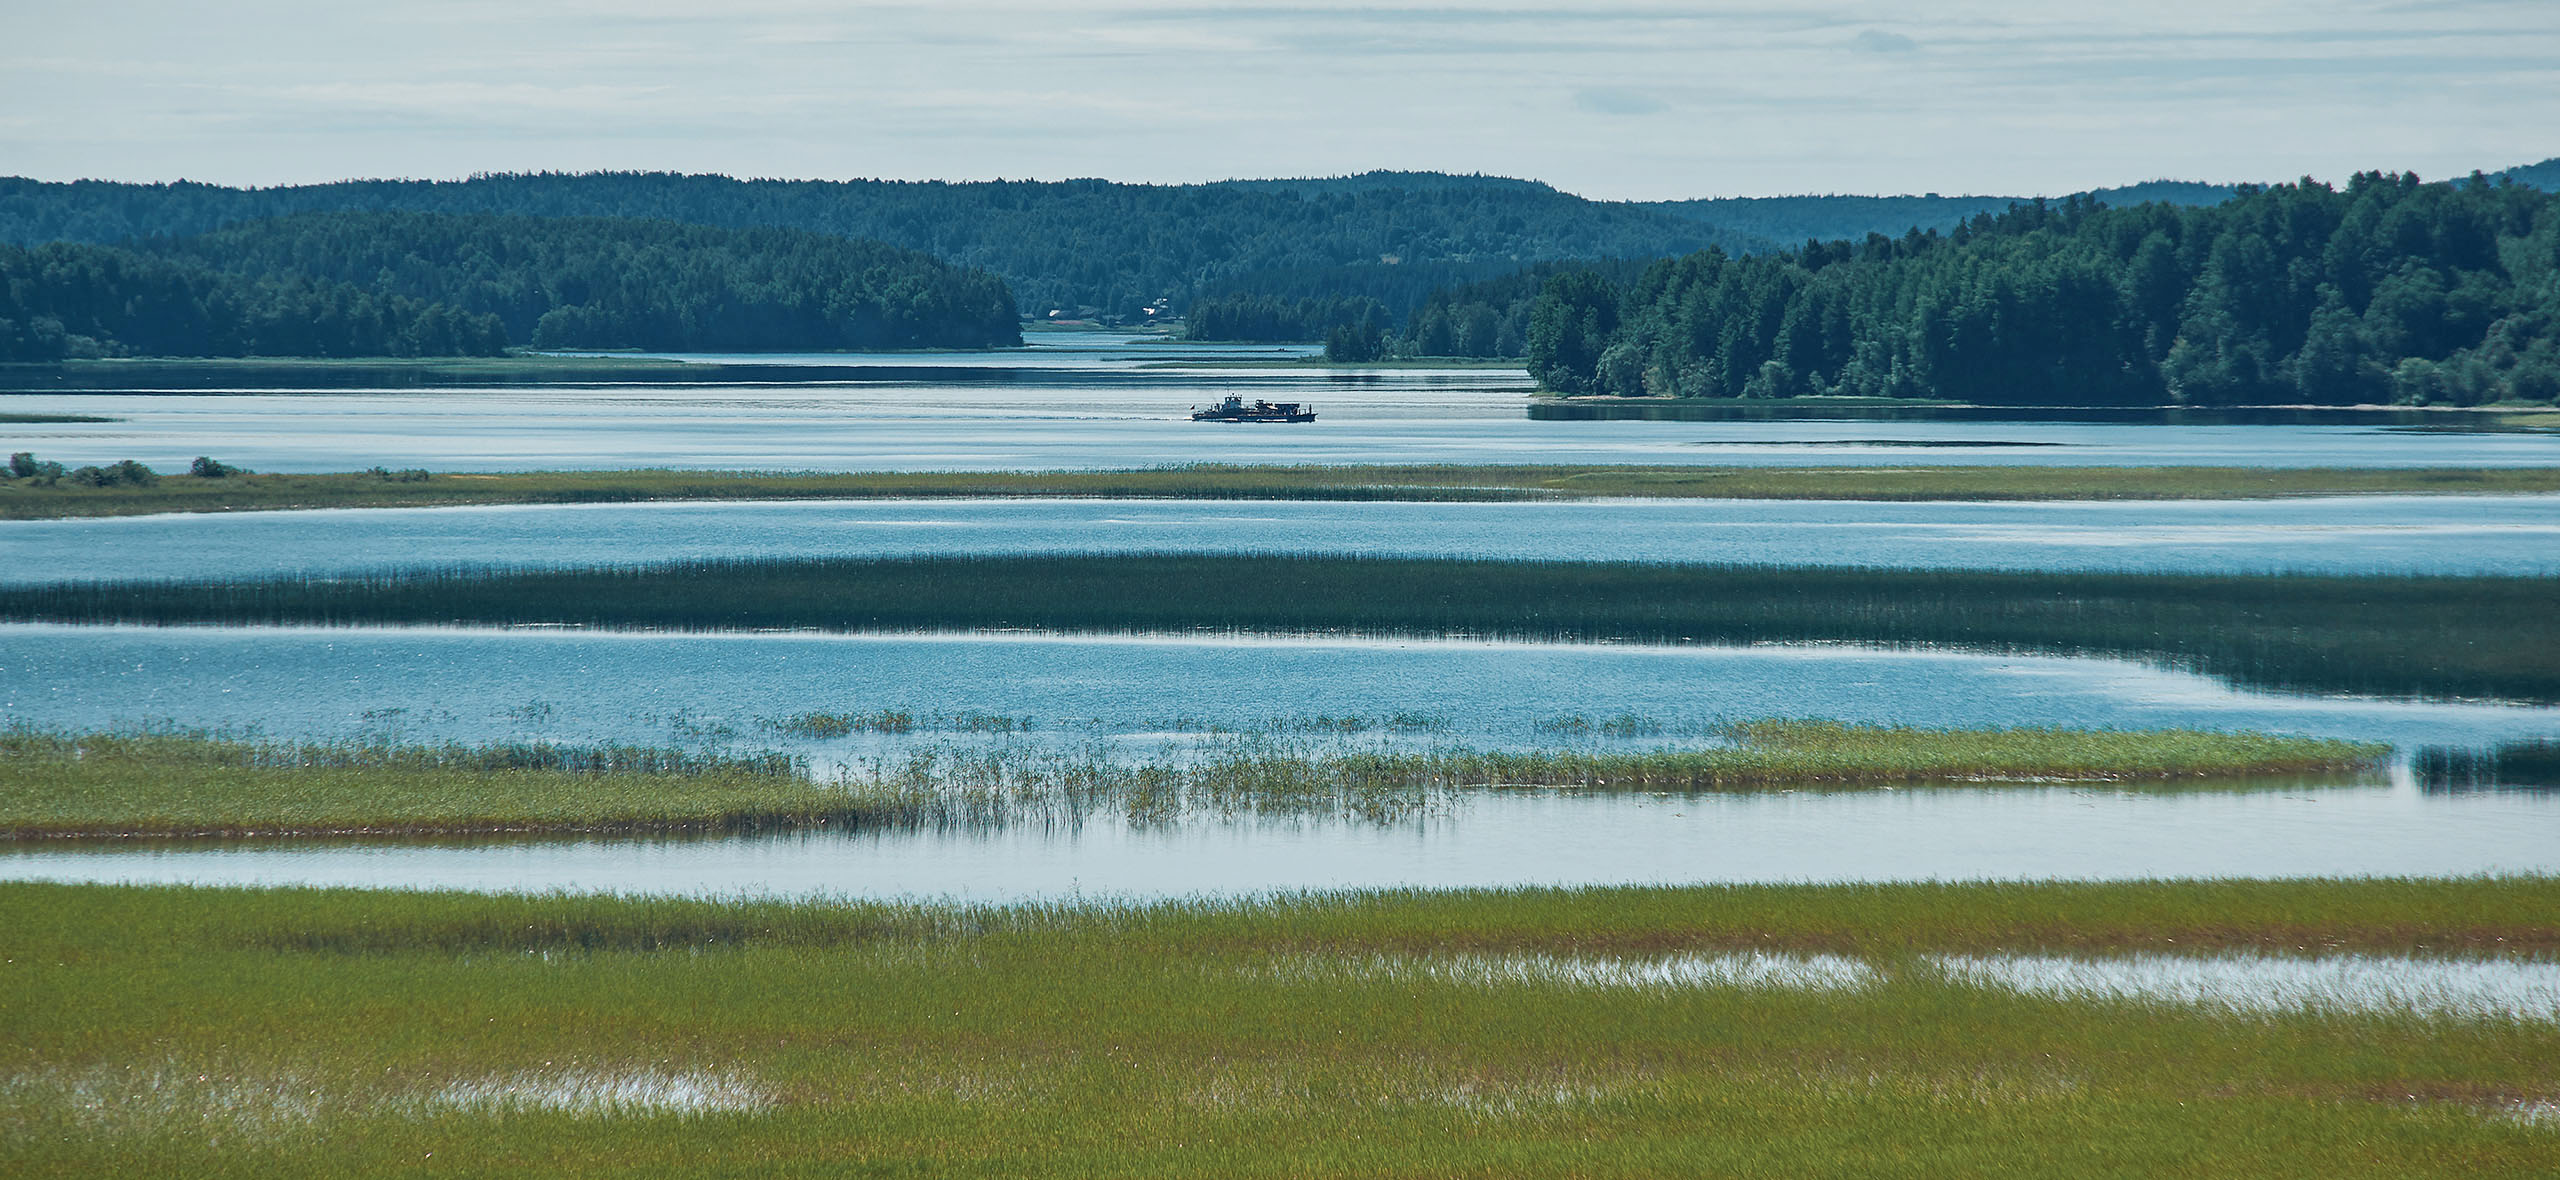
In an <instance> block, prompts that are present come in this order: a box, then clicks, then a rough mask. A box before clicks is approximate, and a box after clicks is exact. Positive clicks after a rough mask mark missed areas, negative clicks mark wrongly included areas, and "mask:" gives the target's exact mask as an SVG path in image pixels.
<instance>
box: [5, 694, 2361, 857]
mask: <svg viewBox="0 0 2560 1180" xmlns="http://www.w3.org/2000/svg"><path fill="white" fill-rule="evenodd" d="M1730 736H1731V738H1732V740H1733V742H1734V744H1733V745H1731V746H1729V747H1722V748H1715V749H1707V750H1697V751H1652V752H1632V753H1586V752H1528V753H1516V752H1479V751H1469V750H1431V751H1424V752H1394V751H1382V750H1363V749H1352V750H1344V749H1339V748H1332V747H1327V746H1324V745H1303V744H1288V743H1278V742H1272V741H1268V740H1262V739H1252V738H1247V739H1240V740H1235V741H1230V742H1226V743H1222V744H1214V745H1212V746H1210V747H1209V748H1207V749H1205V750H1204V751H1201V752H1199V753H1197V754H1195V755H1193V756H1189V757H1182V758H1159V759H1146V758H1138V759H1120V758H1116V757H1113V756H1111V755H1110V754H1109V753H1107V752H1100V753H1097V752H1094V751H1090V750H1073V751H1065V750H1047V749H1041V748H967V747H960V748H953V747H939V746H929V747H925V748H923V749H921V750H918V751H916V752H912V753H909V754H906V755H903V756H899V757H896V758H892V759H887V760H884V761H882V762H880V763H879V764H877V765H873V766H869V767H866V768H864V769H863V770H861V771H860V772H858V773H856V774H854V775H851V776H849V777H847V778H845V779H842V780H840V781H825V782H821V781H816V780H813V779H811V778H810V777H809V776H808V775H807V774H806V773H805V772H804V771H803V770H802V768H801V767H800V766H799V765H798V764H796V763H794V762H792V761H791V760H789V759H785V758H781V757H778V756H764V757H750V758H721V757H709V756H689V755H683V754H674V753H668V752H664V751H649V750H622V751H603V752H595V751H573V750H559V749H555V748H551V747H459V746H448V747H379V746H312V745H301V746H287V745H273V744H269V745H260V744H253V743H246V742H236V741H225V740H220V739H216V738H212V737H206V736H203V735H194V734H76V735H75V734H58V733H41V732H33V731H26V730H19V731H14V732H10V733H7V734H0V837H8V838H15V839H39V838H80V837H92V838H133V837H175V836H234V837H237V836H290V835H427V834H464V833H478V832H546V831H549V832H642V831H719V830H739V829H748V828H759V827H800V826H826V825H834V826H892V825H912V824H919V823H971V824H987V825H997V824H1002V823H1006V822H1009V821H1014V820H1020V819H1028V818H1035V817H1036V818H1048V817H1055V816H1058V815H1060V814H1062V813H1065V814H1076V815H1083V814H1092V813H1095V812H1100V811H1115V812H1118V813H1120V814H1124V815H1126V816H1128V817H1130V818H1132V819H1133V820H1137V821H1141V822H1164V821H1171V820H1176V819H1179V818H1182V817H1183V816H1186V815H1192V814H1201V813H1209V814H1248V813H1249V814H1266V815H1272V814H1285V815H1310V814H1318V815H1340V816H1347V817H1351V818H1358V819H1368V820H1393V819H1399V818H1403V817H1406V816H1410V815H1412V814H1415V813H1416V812H1417V811H1419V810H1421V809H1424V808H1427V807H1430V806H1432V805H1433V804H1434V803H1436V802H1445V801H1447V800H1449V799H1450V798H1452V797H1454V796H1455V795H1456V794H1458V793H1462V792H1465V791H1469V790H1476V789H1499V788H1516V787H1541V786H1561V787H1582V788H1610V789H1628V788H1639V789H1659V790H1686V791H1715V790H1726V791H1731V790H1766V789H1783V788H1791V787H1843V788H1856V787H1873V786H1885V785H1894V784H1905V783H1913V784H1918V783H1965V784H1985V785H1988V784H1998V783H2032V782H2049V781H2053V780H2057V779H2068V780H2076V781H2107V782H2142V781H2175V780H2191V779H2212V780H2227V779H2240V778H2251V777H2258V778H2264V777H2271V776H2281V777H2288V778H2290V777H2295V776H2317V775H2326V774H2339V773H2344V772H2348V771H2352V770H2356V769H2358V768H2362V767H2369V766H2371V765H2373V764H2374V763H2375V762H2376V761H2377V760H2378V759H2380V758H2381V757H2382V756H2383V755H2384V754H2385V753H2386V749H2385V747H2382V746H2378V745H2372V744H2364V743H2354V742H2342V741H2330V740H2323V739H2314V738H2300V737H2280V736H2272V735H2267V734H2256V733H2207V732H2198V731H2190V730H2127V731H2112V730H2059V729H2010V730H1925V729H1902V728H1882V727H1866V726H1847V725H1840V724H1837V723H1833V722H1808V721H1791V722H1753V723H1746V724H1743V725H1739V726H1735V727H1733V728H1732V730H1731V733H1730Z"/></svg>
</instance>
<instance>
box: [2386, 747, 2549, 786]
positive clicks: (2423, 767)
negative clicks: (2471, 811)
mask: <svg viewBox="0 0 2560 1180" xmlns="http://www.w3.org/2000/svg"><path fill="white" fill-rule="evenodd" d="M2412 761H2413V764H2414V767H2415V770H2414V773H2415V774H2416V776H2417V781H2418V786H2419V788H2420V789H2421V790H2424V791H2426V792H2427V793H2429V794H2435V795H2460V794H2468V793H2472V792H2478V791H2540V792H2545V793H2555V794H2560V742H2555V741H2548V740H2536V741H2523V742H2502V743H2499V744H2498V745H2496V746H2492V747H2489V748H2487V749H2465V748H2460V747H2456V748H2450V749H2448V748H2443V747H2434V746H2430V747H2428V748H2426V749H2423V750H2420V751H2418V752H2417V755H2416V756H2415V758H2414V759H2413V760H2412Z"/></svg>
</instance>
